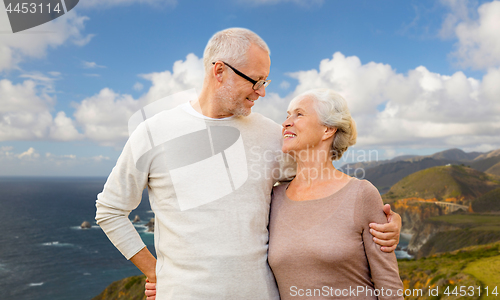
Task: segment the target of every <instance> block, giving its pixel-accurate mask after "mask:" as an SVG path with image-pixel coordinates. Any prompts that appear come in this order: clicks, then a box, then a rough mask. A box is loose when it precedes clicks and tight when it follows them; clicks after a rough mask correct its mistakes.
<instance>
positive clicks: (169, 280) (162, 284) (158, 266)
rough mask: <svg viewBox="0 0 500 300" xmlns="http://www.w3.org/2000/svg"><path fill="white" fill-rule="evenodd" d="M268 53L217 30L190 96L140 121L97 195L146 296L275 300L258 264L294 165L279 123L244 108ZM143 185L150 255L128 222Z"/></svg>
mask: <svg viewBox="0 0 500 300" xmlns="http://www.w3.org/2000/svg"><path fill="white" fill-rule="evenodd" d="M269 53H270V51H269V48H268V46H267V45H266V43H265V42H264V41H263V40H262V39H261V38H260V37H259V36H258V35H256V34H255V33H253V32H251V31H250V30H247V29H242V28H231V29H226V30H223V31H220V32H218V33H216V34H215V35H214V36H213V37H212V38H211V39H210V41H209V42H208V45H207V47H206V49H205V53H204V56H203V61H204V65H205V72H206V73H205V79H204V82H203V88H202V91H201V93H200V95H199V97H198V99H195V100H194V101H191V103H185V104H183V105H180V106H178V107H176V108H174V109H171V110H168V111H162V112H160V113H157V114H156V115H155V116H153V117H151V118H149V119H148V120H146V121H145V122H143V123H141V124H140V125H139V126H138V127H137V129H135V131H134V132H133V134H132V135H131V136H130V138H129V140H128V142H127V144H126V145H125V147H124V150H123V152H122V154H121V155H120V158H119V159H118V161H117V164H116V167H115V168H113V171H112V172H111V174H110V176H109V178H108V180H107V182H106V184H105V186H104V190H103V192H102V193H100V194H99V195H98V199H97V201H96V206H97V213H96V220H97V223H98V224H99V225H100V226H101V227H102V229H103V230H104V232H105V233H106V234H107V235H108V237H109V238H110V240H111V241H112V242H113V244H114V245H115V246H116V247H117V248H118V249H119V250H120V251H121V252H122V254H123V255H124V256H125V257H126V258H127V259H129V260H130V261H132V262H133V263H134V264H135V265H136V266H137V267H138V268H139V269H140V270H141V271H142V272H143V273H144V274H145V275H146V276H147V278H148V281H149V282H151V283H155V282H156V286H155V285H153V284H151V286H150V288H151V287H152V288H153V290H150V291H147V295H148V296H150V297H149V298H148V299H153V298H154V295H155V293H156V296H157V297H158V299H162V300H164V299H175V300H181V299H189V300H192V299H217V300H220V299H239V300H241V299H252V300H253V299H279V295H278V290H277V287H276V283H275V280H274V277H273V274H272V272H271V270H270V268H269V266H268V264H267V245H268V230H267V226H268V217H269V207H270V199H271V190H272V187H273V185H274V184H275V183H276V182H278V181H281V180H286V179H287V178H290V175H293V172H294V166H293V165H291V164H289V163H287V160H286V159H285V158H283V156H282V153H281V141H282V137H281V126H280V125H278V124H276V123H274V122H273V121H271V120H269V119H267V118H265V117H263V116H262V115H260V114H257V113H251V108H252V106H253V105H254V102H255V101H256V100H257V99H258V98H259V97H264V96H265V93H266V92H265V88H266V86H267V84H268V83H269V80H267V76H268V74H269V69H270V64H271V61H270V58H269ZM146 187H147V188H148V192H149V198H150V202H151V207H152V209H153V211H154V213H155V248H156V252H157V253H156V254H157V258H158V261H157V260H156V259H155V258H154V256H153V255H152V254H151V253H150V252H149V251H148V249H147V248H146V247H145V245H144V243H143V242H142V240H141V238H140V237H139V235H138V233H137V231H136V230H135V229H134V227H133V225H132V224H131V222H130V220H129V219H128V215H129V213H130V211H131V210H133V209H135V208H136V207H137V206H138V205H139V203H140V201H141V194H142V191H143V189H144V188H146ZM387 214H388V219H389V221H391V220H392V221H391V222H390V223H388V224H384V225H375V227H374V229H377V230H379V231H380V232H378V233H375V234H374V235H375V236H376V237H379V238H380V240H378V239H376V240H377V241H379V243H380V244H381V245H382V246H385V247H383V248H382V249H383V250H385V251H393V250H394V248H395V246H396V244H397V241H398V239H399V228H400V217H399V216H398V215H397V214H394V213H392V212H389V210H387ZM377 226H378V227H377ZM337 247H342V245H337ZM384 248H385V249H384ZM154 288H156V291H155V290H154Z"/></svg>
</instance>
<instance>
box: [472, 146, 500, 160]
mask: <svg viewBox="0 0 500 300" xmlns="http://www.w3.org/2000/svg"><path fill="white" fill-rule="evenodd" d="M494 156H500V149H497V150H493V151H490V152H486V153H483V154H481V155H479V156H478V157H476V158H475V160H480V159H485V158H489V157H494Z"/></svg>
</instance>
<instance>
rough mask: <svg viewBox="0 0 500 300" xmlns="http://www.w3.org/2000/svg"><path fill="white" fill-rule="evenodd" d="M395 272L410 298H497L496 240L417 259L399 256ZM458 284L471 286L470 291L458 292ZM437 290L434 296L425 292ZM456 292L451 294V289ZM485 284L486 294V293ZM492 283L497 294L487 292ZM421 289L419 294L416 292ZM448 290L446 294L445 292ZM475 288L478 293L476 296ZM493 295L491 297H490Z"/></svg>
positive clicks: (499, 261) (499, 252)
mask: <svg viewBox="0 0 500 300" xmlns="http://www.w3.org/2000/svg"><path fill="white" fill-rule="evenodd" d="M398 264H399V275H400V277H401V280H402V281H403V284H404V287H405V289H410V292H411V293H413V295H412V296H408V297H405V299H407V300H410V299H411V300H413V299H500V274H499V270H500V242H497V243H493V244H488V245H481V246H472V247H468V248H464V249H460V250H456V251H454V252H448V253H442V254H438V255H433V256H430V257H424V258H421V259H417V260H400V261H398ZM460 286H464V287H469V286H472V287H474V288H473V292H474V293H472V292H471V291H468V295H466V296H460V290H459V289H460ZM429 287H430V288H431V290H436V288H437V290H438V295H437V296H430V295H429ZM455 287H457V290H455V293H458V295H453V290H454V289H455ZM486 287H488V293H489V297H486ZM495 287H496V291H497V293H498V296H494V295H492V294H491V292H492V291H493V290H494V288H495ZM413 289H415V290H416V291H417V292H418V291H421V295H416V292H414V291H413ZM445 291H448V294H449V295H446V294H445ZM479 291H481V295H480V296H479ZM492 296H493V297H492Z"/></svg>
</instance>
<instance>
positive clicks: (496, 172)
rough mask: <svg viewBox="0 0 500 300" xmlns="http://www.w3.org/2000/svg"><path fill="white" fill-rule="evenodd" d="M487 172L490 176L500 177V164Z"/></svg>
mask: <svg viewBox="0 0 500 300" xmlns="http://www.w3.org/2000/svg"><path fill="white" fill-rule="evenodd" d="M485 172H486V173H489V174H493V175H497V176H500V162H499V163H497V164H496V165H494V166H492V167H491V168H489V169H488V170H486V171H485Z"/></svg>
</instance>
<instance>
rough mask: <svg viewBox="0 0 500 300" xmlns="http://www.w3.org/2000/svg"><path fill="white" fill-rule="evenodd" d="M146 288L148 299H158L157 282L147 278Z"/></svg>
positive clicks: (145, 292)
mask: <svg viewBox="0 0 500 300" xmlns="http://www.w3.org/2000/svg"><path fill="white" fill-rule="evenodd" d="M145 288H146V290H145V291H144V294H145V295H146V297H147V298H146V299H147V300H155V299H156V282H151V281H149V279H146V285H145Z"/></svg>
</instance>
